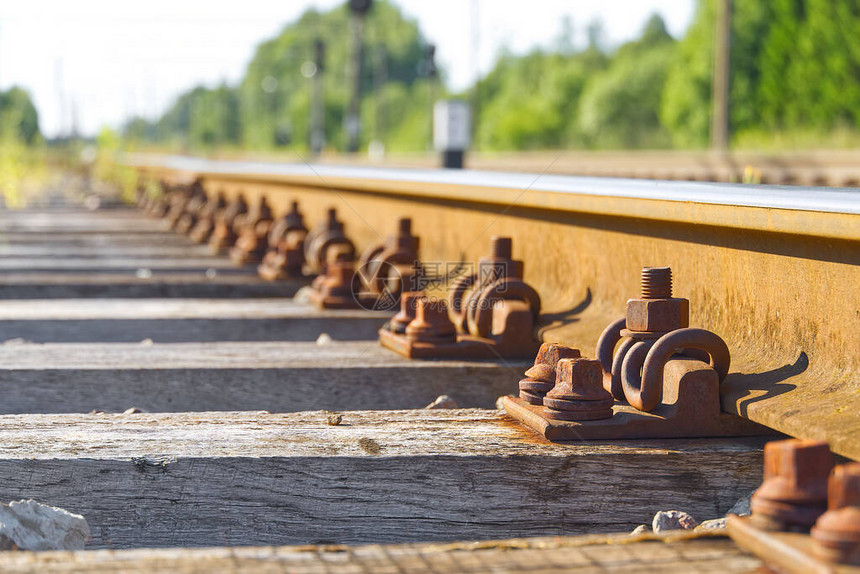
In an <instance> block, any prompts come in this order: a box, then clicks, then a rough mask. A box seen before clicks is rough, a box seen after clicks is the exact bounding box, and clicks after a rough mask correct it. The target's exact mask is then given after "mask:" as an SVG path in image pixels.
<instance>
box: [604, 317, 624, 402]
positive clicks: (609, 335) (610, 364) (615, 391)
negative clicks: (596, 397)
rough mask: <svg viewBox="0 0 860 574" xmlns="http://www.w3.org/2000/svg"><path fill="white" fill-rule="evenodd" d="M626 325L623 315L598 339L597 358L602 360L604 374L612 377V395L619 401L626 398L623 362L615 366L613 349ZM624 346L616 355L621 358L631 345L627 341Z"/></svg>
mask: <svg viewBox="0 0 860 574" xmlns="http://www.w3.org/2000/svg"><path fill="white" fill-rule="evenodd" d="M626 326H627V319H626V318H625V317H621V318H620V319H618V320H617V321H613V322H612V323H610V324H609V326H608V327H606V328H605V329H604V330H603V332H602V333H601V334H600V338H599V339H597V360H598V361H600V366H601V367H603V372H604V374H606V375H610V376H611V377H612V388H611V389H610V392H611V393H612V396H613V397H615V398H616V399H617V400H619V401H623V400H625V399H624V390H623V389H622V388H621V376H620V371H621V364H620V362H619V364H618V368H617V369H616V368H615V361H614V360H613V351H614V350H615V345H617V344H618V341H620V340H621V329H624V328H625V327H626ZM622 346H624V348H623V349H618V353H616V354H615V356H621V358H624V354H626V352H627V351H628V350H629V349H630V345H627V344H626V341H625V345H622ZM613 373H619V376H615V375H614V374H613ZM616 379H617V381H616Z"/></svg>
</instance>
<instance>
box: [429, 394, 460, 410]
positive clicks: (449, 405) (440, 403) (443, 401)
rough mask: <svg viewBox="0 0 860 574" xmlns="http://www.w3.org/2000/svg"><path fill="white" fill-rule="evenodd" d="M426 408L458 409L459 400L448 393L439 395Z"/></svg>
mask: <svg viewBox="0 0 860 574" xmlns="http://www.w3.org/2000/svg"><path fill="white" fill-rule="evenodd" d="M424 408H425V409H457V408H460V407H459V406H458V405H457V401H455V400H454V399H452V398H451V397H449V396H448V395H439V396H438V397H436V400H435V401H433V402H432V403H430V404H429V405H427V406H426V407H424Z"/></svg>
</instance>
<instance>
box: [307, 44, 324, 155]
mask: <svg viewBox="0 0 860 574" xmlns="http://www.w3.org/2000/svg"><path fill="white" fill-rule="evenodd" d="M314 64H315V69H314V75H313V76H312V78H311V134H310V135H311V153H312V154H313V155H315V156H318V155H319V154H321V153H322V150H323V148H325V93H324V92H323V71H324V70H325V42H323V41H322V40H321V39H319V38H318V39H317V40H316V42H314Z"/></svg>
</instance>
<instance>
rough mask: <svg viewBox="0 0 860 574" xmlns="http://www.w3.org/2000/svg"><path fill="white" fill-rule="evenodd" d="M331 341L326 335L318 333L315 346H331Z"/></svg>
mask: <svg viewBox="0 0 860 574" xmlns="http://www.w3.org/2000/svg"><path fill="white" fill-rule="evenodd" d="M332 341H333V339H332V338H331V336H330V335H329V334H328V333H320V336H319V337H317V345H331V342H332Z"/></svg>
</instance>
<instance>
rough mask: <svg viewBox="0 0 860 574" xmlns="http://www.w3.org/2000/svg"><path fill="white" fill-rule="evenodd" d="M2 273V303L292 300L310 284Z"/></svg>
mask: <svg viewBox="0 0 860 574" xmlns="http://www.w3.org/2000/svg"><path fill="white" fill-rule="evenodd" d="M135 271H136V270H130V271H129V272H128V273H96V274H93V273H60V274H53V273H32V272H31V273H15V274H0V299H69V298H75V297H77V298H128V299H136V298H159V297H170V298H173V297H179V298H189V297H195V298H196V297H200V298H207V299H211V298H220V299H223V298H231V297H237V298H247V297H292V296H293V295H295V294H296V292H297V291H298V290H299V289H300V288H301V287H303V286H305V285H307V284H308V283H309V280H307V281H306V280H287V281H277V282H269V281H263V280H262V279H260V278H259V277H257V276H256V275H252V274H250V273H242V274H237V273H220V272H219V273H217V274H216V276H215V277H214V278H210V277H207V276H206V273H205V271H203V270H201V271H199V272H195V273H183V272H177V273H170V272H164V271H162V272H157V271H156V272H153V274H152V277H150V278H146V279H143V278H139V277H136V276H135Z"/></svg>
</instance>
